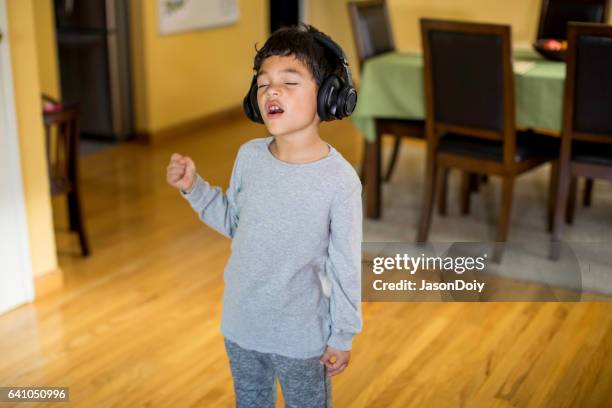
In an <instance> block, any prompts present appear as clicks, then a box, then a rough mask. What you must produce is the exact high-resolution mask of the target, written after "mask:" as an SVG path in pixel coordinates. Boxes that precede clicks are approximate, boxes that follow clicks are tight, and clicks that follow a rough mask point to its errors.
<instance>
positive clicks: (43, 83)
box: [34, 0, 61, 99]
mask: <svg viewBox="0 0 612 408" xmlns="http://www.w3.org/2000/svg"><path fill="white" fill-rule="evenodd" d="M34 23H35V26H34V27H35V31H36V52H37V55H38V78H39V79H40V90H41V92H42V93H44V94H46V95H49V96H52V97H53V98H55V99H61V98H60V92H61V90H60V82H59V72H58V60H57V45H56V44H57V43H56V41H55V16H54V13H53V0H34Z"/></svg>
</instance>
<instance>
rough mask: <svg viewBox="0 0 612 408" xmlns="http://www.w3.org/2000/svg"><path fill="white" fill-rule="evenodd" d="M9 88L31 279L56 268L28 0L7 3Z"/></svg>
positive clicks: (31, 18) (29, 3)
mask: <svg viewBox="0 0 612 408" xmlns="http://www.w3.org/2000/svg"><path fill="white" fill-rule="evenodd" d="M7 9H8V24H9V38H10V47H11V59H12V61H11V62H12V69H13V86H14V93H15V108H16V111H17V126H18V131H19V144H20V151H21V166H22V173H23V185H24V194H25V201H26V207H27V208H26V210H27V217H28V232H29V241H30V254H31V257H32V269H33V274H34V276H35V277H36V276H40V275H44V274H45V273H47V272H51V271H54V270H55V269H56V268H57V258H56V255H55V240H54V235H53V216H52V211H51V199H50V194H49V179H48V174H47V167H46V157H45V150H44V149H45V145H44V132H43V126H42V117H41V112H40V109H41V104H40V84H39V79H38V71H37V65H38V58H37V54H36V34H35V32H34V10H33V7H32V0H7Z"/></svg>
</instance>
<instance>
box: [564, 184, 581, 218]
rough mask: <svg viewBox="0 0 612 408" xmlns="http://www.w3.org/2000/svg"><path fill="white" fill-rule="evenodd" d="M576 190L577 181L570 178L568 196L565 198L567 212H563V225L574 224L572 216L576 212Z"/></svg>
mask: <svg viewBox="0 0 612 408" xmlns="http://www.w3.org/2000/svg"><path fill="white" fill-rule="evenodd" d="M576 190H578V179H577V178H576V177H572V178H571V179H570V185H569V195H568V197H567V204H566V205H567V211H566V212H565V223H566V224H573V223H574V214H575V212H576Z"/></svg>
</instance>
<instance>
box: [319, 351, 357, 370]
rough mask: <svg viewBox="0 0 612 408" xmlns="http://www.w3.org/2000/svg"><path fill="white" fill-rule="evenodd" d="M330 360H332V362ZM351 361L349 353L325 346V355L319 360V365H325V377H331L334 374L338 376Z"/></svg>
mask: <svg viewBox="0 0 612 408" xmlns="http://www.w3.org/2000/svg"><path fill="white" fill-rule="evenodd" d="M332 359H333V360H334V361H333V362H332ZM350 359H351V351H350V350H348V351H344V350H338V349H337V348H333V347H330V346H327V348H326V349H325V353H324V354H323V356H322V357H321V358H320V359H319V361H320V362H321V364H325V366H326V367H327V376H328V377H333V376H334V375H336V374H340V373H341V372H342V371H344V369H345V368H346V367H348V363H349V360H350Z"/></svg>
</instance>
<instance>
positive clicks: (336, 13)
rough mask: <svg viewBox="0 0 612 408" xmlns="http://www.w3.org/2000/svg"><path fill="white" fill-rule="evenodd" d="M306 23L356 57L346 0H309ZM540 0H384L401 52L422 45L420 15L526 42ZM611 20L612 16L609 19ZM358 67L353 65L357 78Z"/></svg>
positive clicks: (534, 24)
mask: <svg viewBox="0 0 612 408" xmlns="http://www.w3.org/2000/svg"><path fill="white" fill-rule="evenodd" d="M308 2H309V4H310V10H309V22H310V23H311V24H312V25H314V26H315V27H317V28H318V29H320V30H321V31H323V32H325V33H327V34H329V35H331V36H332V38H334V39H335V40H336V41H338V42H339V43H340V44H341V45H342V47H343V48H344V50H345V53H346V54H347V57H348V59H349V63H350V64H351V65H352V66H353V67H357V58H356V54H355V47H354V45H353V38H352V35H351V26H350V22H349V16H348V11H347V7H346V3H348V0H331V1H330V0H308ZM540 4H541V0H512V1H507V0H463V1H460V0H387V5H388V7H389V14H390V18H391V26H392V28H393V34H394V38H395V45H396V47H397V48H398V49H399V50H400V51H416V50H420V48H421V35H420V30H419V18H421V17H429V18H447V19H454V20H466V21H480V22H491V23H498V24H510V25H511V26H512V38H513V41H514V43H515V45H518V44H521V45H524V44H529V43H531V42H532V41H533V39H534V38H535V36H536V30H537V28H538V19H539V16H540ZM609 21H610V22H612V15H611V16H610V19H609ZM357 71H358V69H357V68H353V73H354V74H355V78H356V80H358V78H359V73H358V72H357Z"/></svg>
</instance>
